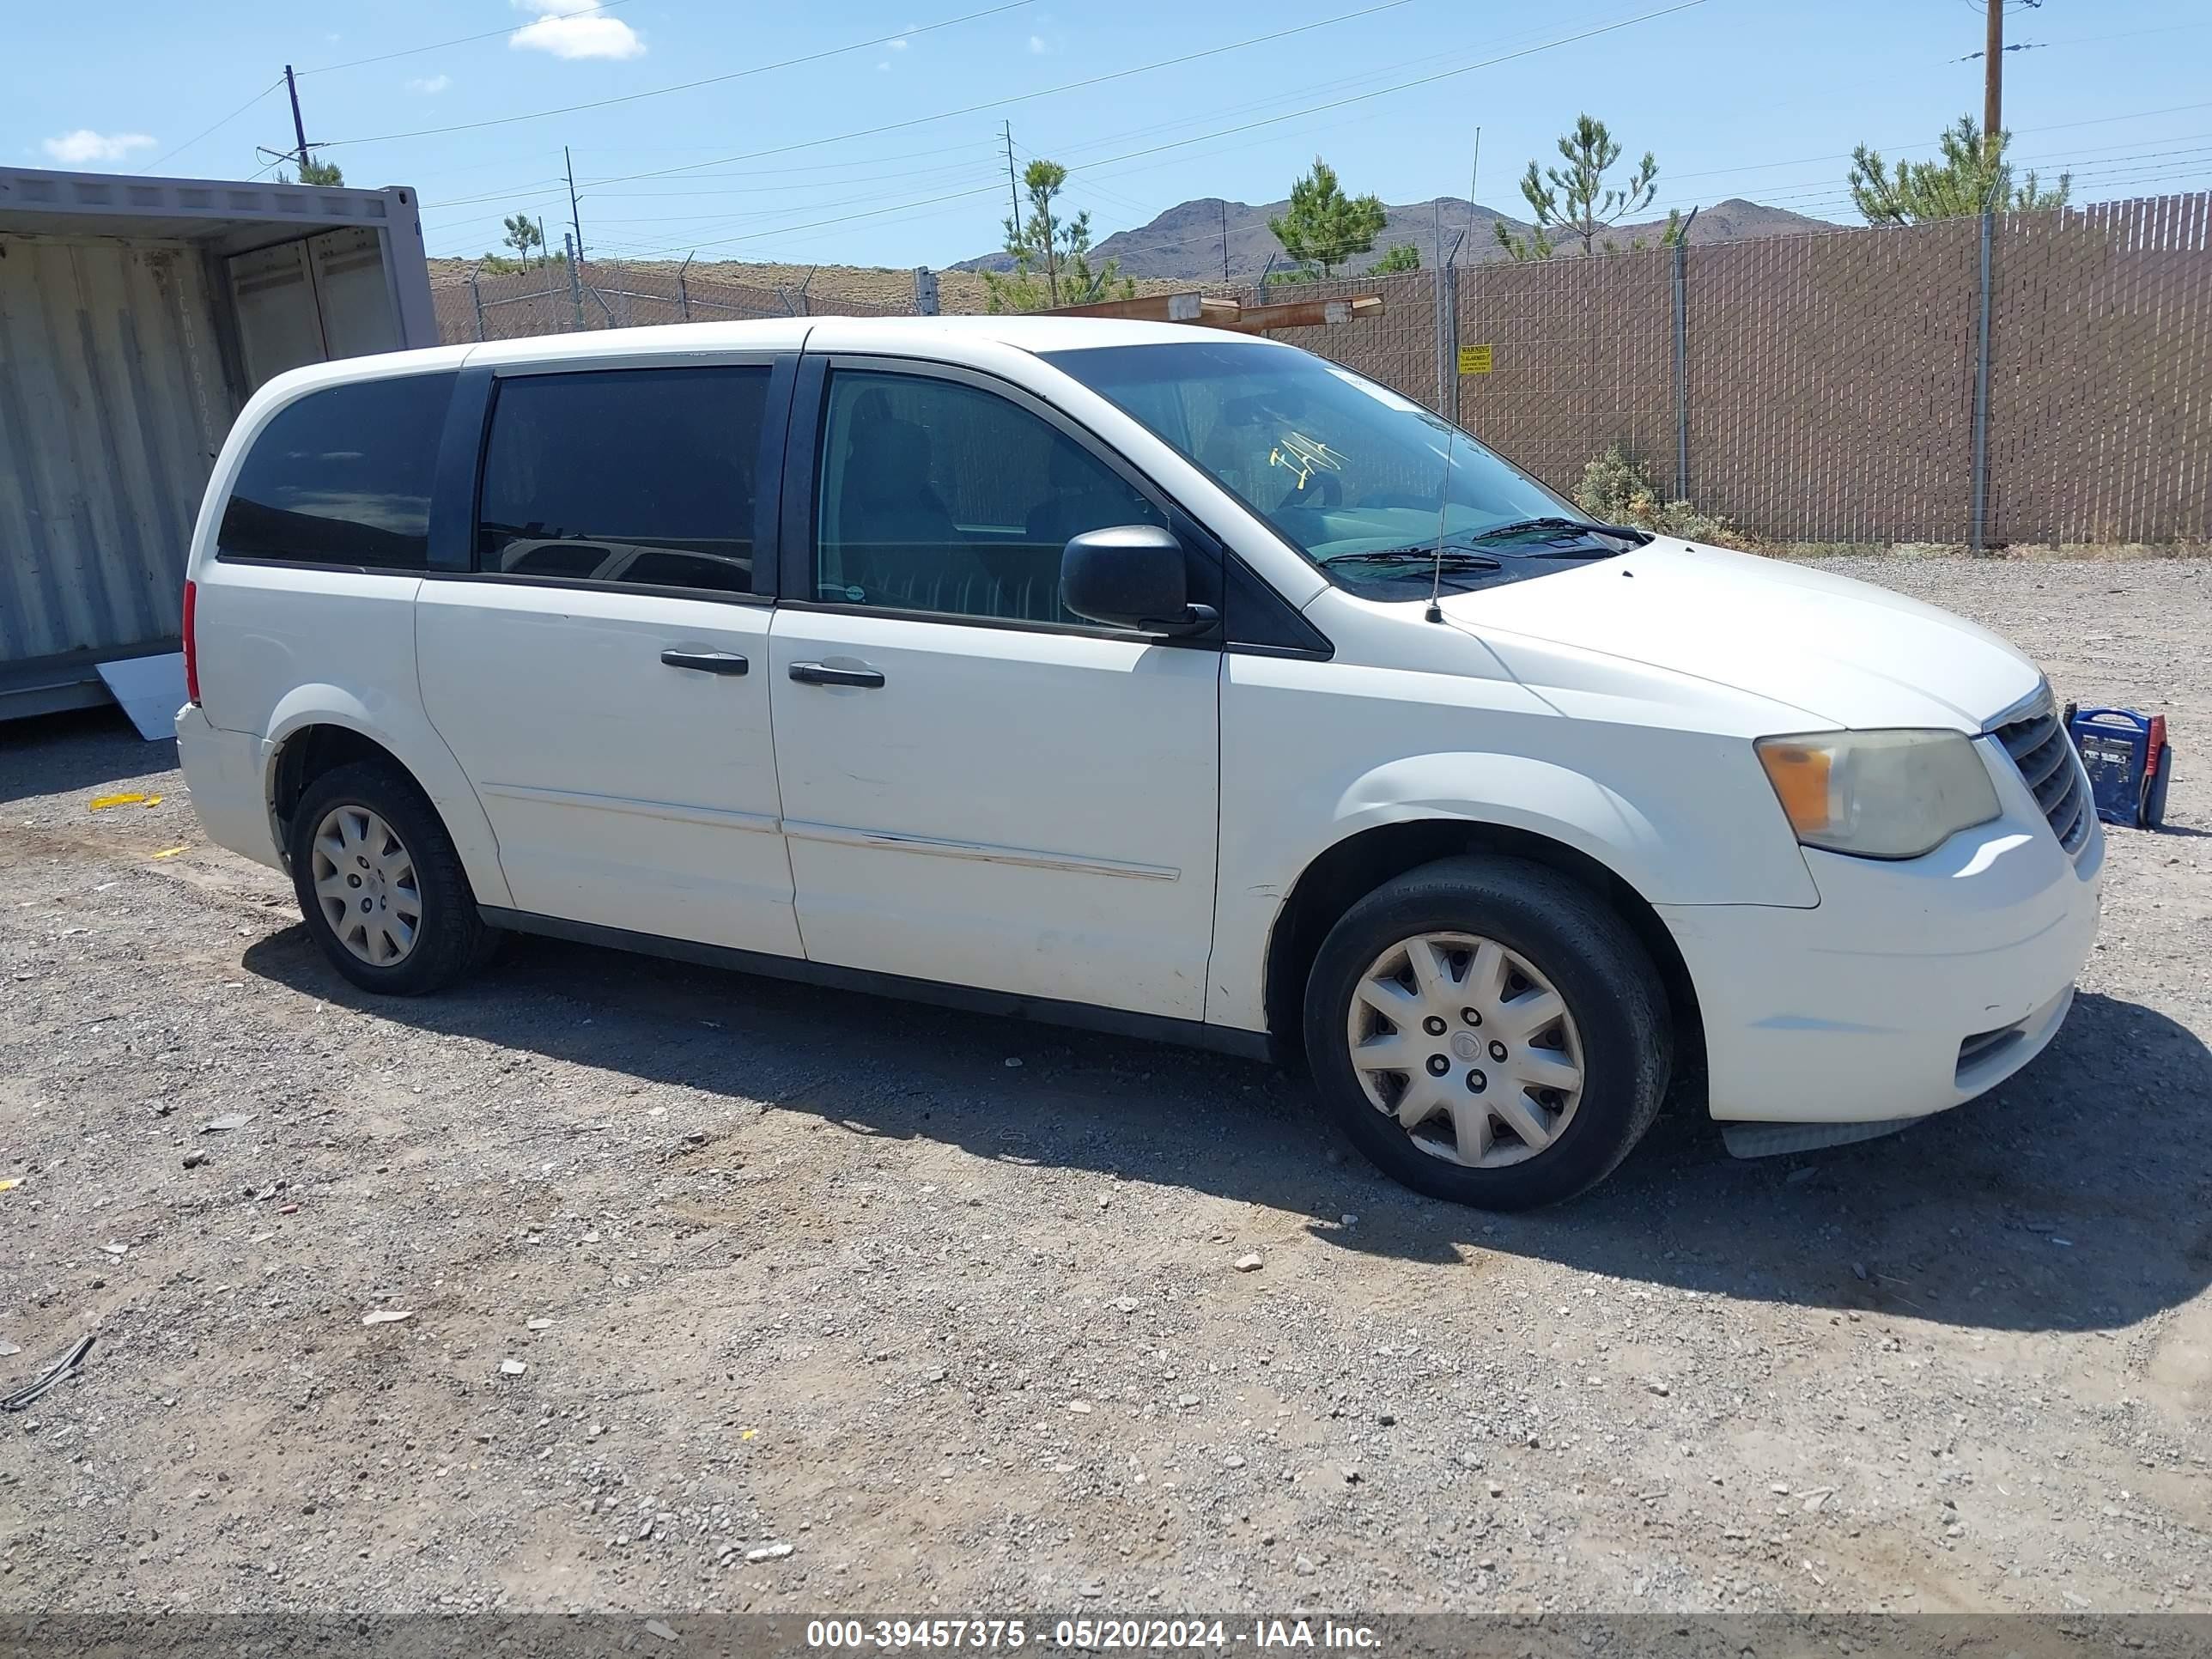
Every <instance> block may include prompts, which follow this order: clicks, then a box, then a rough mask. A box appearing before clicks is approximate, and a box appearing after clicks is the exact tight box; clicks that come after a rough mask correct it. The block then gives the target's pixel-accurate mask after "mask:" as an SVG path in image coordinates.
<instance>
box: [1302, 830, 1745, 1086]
mask: <svg viewBox="0 0 2212 1659" xmlns="http://www.w3.org/2000/svg"><path fill="white" fill-rule="evenodd" d="M1468 853H1475V854H1484V853H1487V854H1493V855H1497V856H1500V857H1508V858H1517V859H1526V860H1528V861H1529V862H1530V863H1532V864H1541V865H1543V866H1547V868H1549V869H1553V870H1556V871H1558V872H1559V873H1560V874H1562V875H1564V876H1567V877H1569V878H1571V879H1573V880H1575V881H1577V882H1579V883H1580V884H1582V885H1583V886H1584V887H1586V888H1588V889H1589V890H1590V891H1591V892H1593V893H1595V894H1596V895H1597V896H1599V897H1601V898H1602V899H1603V900H1604V901H1605V902H1606V903H1607V905H1609V906H1610V907H1611V908H1613V912H1614V914H1616V915H1619V916H1620V919H1621V920H1622V921H1625V922H1626V923H1627V924H1628V926H1629V927H1630V929H1631V930H1632V932H1634V933H1635V934H1636V937H1637V939H1638V941H1639V942H1640V943H1641V944H1642V945H1643V946H1644V950H1645V951H1648V952H1650V957H1651V961H1652V965H1653V966H1655V967H1656V968H1657V969H1658V970H1659V978H1660V980H1661V982H1662V984H1663V985H1664V986H1665V987H1666V991H1667V1002H1668V1012H1669V1013H1670V1014H1671V1016H1672V1017H1673V1019H1674V1053H1675V1069H1676V1071H1677V1073H1678V1074H1686V1073H1695V1072H1702V1071H1703V1070H1704V1068H1705V1018H1704V1016H1703V1014H1702V1012H1700V1011H1699V1006H1698V993H1697V987H1695V986H1694V985H1693V984H1692V983H1691V981H1690V970H1689V968H1688V966H1687V965H1686V963H1684V962H1683V960H1682V953H1681V951H1680V950H1679V949H1677V948H1676V946H1675V944H1674V935H1673V934H1671V933H1668V931H1667V924H1666V923H1664V922H1662V921H1660V920H1659V913H1658V912H1657V911H1656V910H1654V909H1653V908H1651V905H1650V901H1649V900H1647V899H1646V898H1645V897H1644V895H1643V894H1641V893H1639V892H1638V891H1637V890H1635V889H1634V888H1633V887H1632V886H1630V885H1629V884H1627V883H1626V882H1625V881H1623V880H1622V879H1621V878H1620V877H1619V876H1617V875H1615V874H1614V873H1613V872H1612V871H1611V870H1608V869H1607V868H1606V866H1604V865H1602V864H1600V863H1599V862H1598V861H1597V860H1595V859H1594V858H1592V857H1590V856H1589V854H1587V853H1583V852H1580V851H1577V849H1576V848H1571V847H1569V846H1567V845H1566V844H1565V842H1557V841H1553V840H1552V839H1551V838H1550V837H1548V836H1539V835H1536V834H1534V833H1533V832H1531V831H1529V830H1526V829H1510V828H1507V827H1506V826H1504V825H1502V824H1492V823H1466V822H1464V821H1462V820H1457V819H1451V818H1417V819H1414V820H1413V821H1412V822H1410V823H1385V824H1379V825H1377V826H1376V828H1374V829H1365V830H1362V831H1361V832H1360V833H1359V834H1358V835H1356V836H1349V837H1347V838H1346V839H1345V840H1343V841H1340V842H1338V843H1337V844H1336V845H1335V846H1334V847H1332V848H1329V849H1328V851H1327V852H1325V853H1323V854H1322V855H1321V856H1320V857H1319V858H1317V859H1316V860H1314V861H1313V862H1312V863H1311V864H1310V865H1308V866H1306V868H1305V870H1304V872H1303V873H1302V874H1301V875H1300V876H1299V877H1298V879H1297V885H1295V886H1294V887H1292V888H1291V896H1290V897H1289V899H1288V900H1286V901H1285V903H1284V905H1283V909H1282V914H1281V915H1279V916H1277V917H1276V919H1275V927H1274V931H1273V933H1271V934H1270V935H1269V937H1268V940H1267V1031H1268V1035H1269V1036H1271V1037H1272V1038H1273V1041H1274V1043H1275V1046H1276V1051H1277V1052H1278V1053H1279V1054H1283V1055H1285V1056H1290V1055H1294V1054H1299V1053H1302V1052H1303V1050H1304V1031H1303V1030H1302V1027H1303V1025H1304V1006H1305V991H1306V975H1307V973H1308V972H1309V971H1310V969H1312V967H1313V960H1314V957H1315V956H1316V955H1317V954H1318V953H1319V951H1320V950H1321V945H1322V940H1323V939H1326V938H1328V930H1329V929H1330V928H1332V927H1335V926H1336V923H1337V921H1338V919H1339V918H1340V917H1341V916H1342V915H1344V913H1345V912H1346V910H1349V909H1350V908H1352V906H1353V905H1354V904H1356V903H1358V902H1359V901H1360V900H1361V899H1363V898H1364V897H1366V896H1367V895H1368V894H1370V893H1371V892H1373V891H1374V890H1376V888H1378V887H1380V886H1381V885H1382V884H1383V883H1384V882H1386V881H1389V880H1390V879H1391V878H1393V877H1395V876H1402V875H1404V874H1405V873H1406V872H1407V871H1408V870H1418V869H1419V868H1420V866H1423V865H1425V864H1433V863H1435V862H1436V861H1437V860H1438V859H1448V858H1456V857H1459V856H1460V855H1462V854H1468Z"/></svg>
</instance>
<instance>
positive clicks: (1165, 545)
mask: <svg viewBox="0 0 2212 1659" xmlns="http://www.w3.org/2000/svg"><path fill="white" fill-rule="evenodd" d="M1188 594H1189V588H1188V582H1187V580H1186V576H1185V568H1184V563H1183V551H1182V543H1181V542H1179V541H1177V540H1176V538H1175V536H1174V534H1173V533H1172V532H1170V531H1167V530H1164V529H1162V528H1161V527H1160V526H1158V525H1149V524H1125V525H1116V526H1113V527H1112V528H1111V529H1107V530H1087V531H1085V532H1084V533H1083V534H1082V535H1080V536H1078V537H1076V538H1074V539H1073V541H1071V542H1069V543H1068V544H1067V547H1066V550H1065V551H1064V552H1063V553H1062V554H1061V555H1060V604H1062V605H1065V606H1066V607H1067V609H1068V610H1070V611H1073V612H1074V613H1075V614H1076V615H1077V616H1079V617H1082V618H1084V619H1085V621H1086V622H1095V623H1104V624H1105V625H1106V626H1108V627H1109V628H1128V629H1135V630H1137V631H1138V632H1139V633H1143V634H1165V635H1176V634H1194V633H1198V632H1200V630H1202V629H1206V628H1210V627H1211V626H1212V624H1213V623H1215V622H1216V621H1218V614H1217V613H1216V611H1214V609H1213V607H1212V605H1193V604H1192V603H1191V602H1190V599H1189V597H1188Z"/></svg>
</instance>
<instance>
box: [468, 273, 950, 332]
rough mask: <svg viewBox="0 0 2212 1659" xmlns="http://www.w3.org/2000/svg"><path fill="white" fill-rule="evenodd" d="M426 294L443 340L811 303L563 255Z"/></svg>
mask: <svg viewBox="0 0 2212 1659" xmlns="http://www.w3.org/2000/svg"><path fill="white" fill-rule="evenodd" d="M431 301H432V304H433V306H434V307H435V311H436V313H437V318H438V337H439V339H441V341H444V342H445V343H447V344H453V343H459V342H463V341H469V340H520V339H526V338H528V337H531V336H533V335H538V334H574V333H580V332H583V331H588V330H592V329H602V328H641V327H647V326H649V325H653V324H658V323H713V322H730V321H733V320H738V319H746V318H757V317H804V316H808V315H811V314H812V313H813V311H814V310H815V309H816V307H815V304H814V302H813V301H810V299H809V298H808V296H807V295H806V294H805V291H804V290H803V289H784V288H755V287H750V286H748V285H747V284H745V283H732V282H729V281H726V280H725V279H723V278H721V277H718V276H709V275H705V274H701V273H695V272H694V271H693V270H692V269H691V265H690V261H689V260H686V261H685V262H684V264H681V265H668V264H621V263H617V262H614V261H609V260H599V259H581V260H571V259H565V258H563V259H550V260H547V261H545V262H544V263H543V264H532V265H529V266H526V267H525V268H523V269H521V270H498V271H487V270H483V268H482V267H481V266H479V267H477V269H475V270H471V271H470V272H469V273H468V275H467V276H465V277H463V278H461V279H460V280H459V281H455V282H448V283H441V284H440V285H439V286H438V287H436V288H434V289H432V290H431ZM831 308H833V309H835V310H836V313H838V314H839V315H840V316H845V317H851V316H867V317H890V316H900V315H903V314H905V313H907V312H908V311H910V310H911V309H912V307H898V306H883V305H870V304H867V303H866V302H864V301H847V300H840V301H837V302H836V306H835V307H831Z"/></svg>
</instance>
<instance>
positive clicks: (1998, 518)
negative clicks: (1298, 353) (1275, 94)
mask: <svg viewBox="0 0 2212 1659" xmlns="http://www.w3.org/2000/svg"><path fill="white" fill-rule="evenodd" d="M1985 247H1986V261H1985V260H1984V248H1985ZM1984 273H1986V275H1985V274H1984ZM1985 293H1986V297H1987V314H1988V319H1989V325H1988V329H1987V340H1986V356H1987V361H1986V377H1985V378H1986V390H1985V391H1984V390H1983V389H1981V386H1980V384H1979V383H1980V382H1981V381H1982V380H1984V374H1983V370H1984V349H1985V348H1984V330H1983V327H1982V317H1983V313H1984V305H1983V301H1984V294H1985ZM1291 294H1297V295H1313V296H1314V297H1336V296H1337V295H1352V294H1379V295H1383V299H1384V302H1385V309H1384V313H1383V317H1382V318H1381V319H1379V320H1376V321H1371V322H1363V323H1356V324H1352V325H1346V326H1341V327H1335V328H1313V329H1300V330H1296V331H1289V332H1286V333H1285V335H1284V336H1283V337H1284V338H1286V339H1289V340H1291V341H1293V342H1295V343H1297V344H1299V345H1302V346H1305V347H1307V348H1308V349H1310V350H1314V351H1317V352H1319V353H1321V354H1322V356H1327V357H1330V358H1333V359H1334V360H1336V361H1337V362H1342V363H1343V364H1345V365H1346V367H1347V368H1355V369H1358V371H1359V372H1360V373H1362V374H1368V375H1371V376H1373V377H1374V378H1375V379H1377V380H1382V381H1383V382H1385V383H1386V384H1388V385H1389V386H1393V387H1395V389H1396V390H1397V391H1399V392H1402V393H1404V394H1405V395H1406V396H1407V397H1409V398H1416V399H1418V400H1419V401H1420V402H1421V403H1423V404H1427V405H1428V406H1429V407H1431V408H1433V409H1439V410H1443V412H1445V413H1447V414H1455V416H1456V417H1457V418H1458V419H1459V421H1460V422H1462V424H1463V425H1465V426H1466V427H1467V428H1468V430H1470V431H1472V432H1474V434H1475V435H1477V436H1478V437H1480V438H1481V439H1482V440H1483V441H1484V442H1486V443H1487V444H1490V445H1492V447H1495V448H1497V449H1498V450H1499V451H1501V452H1502V453H1504V454H1506V455H1508V456H1510V457H1511V458H1512V459H1514V460H1515V461H1516V462H1518V463H1519V464H1520V465H1522V466H1524V467H1526V468H1528V470H1529V471H1532V472H1534V473H1535V474H1536V475H1537V476H1538V477H1541V478H1542V479H1543V480H1544V481H1545V482H1546V483H1549V484H1551V485H1553V487H1554V488H1555V489H1563V490H1568V491H1571V490H1572V489H1573V488H1574V486H1575V485H1576V483H1577V482H1579V481H1580V479H1581V477H1582V471H1583V467H1584V465H1587V464H1588V463H1589V461H1590V460H1591V459H1593V458H1595V456H1597V455H1599V454H1601V453H1603V452H1604V451H1605V450H1606V449H1607V447H1610V446H1612V445H1614V444H1618V445H1620V447H1621V448H1622V450H1623V451H1624V452H1625V453H1627V454H1628V455H1630V456H1631V457H1632V458H1634V459H1638V460H1639V461H1641V462H1643V463H1644V465H1646V466H1647V467H1649V469H1650V474H1651V477H1652V478H1653V480H1654V482H1655V483H1656V484H1658V485H1659V487H1660V488H1661V489H1662V490H1663V491H1664V492H1665V493H1666V494H1667V495H1669V496H1681V497H1686V498H1687V499H1688V500H1690V501H1693V502H1695V503H1696V505H1697V506H1698V507H1700V508H1702V509H1704V510H1705V511H1707V512H1710V513H1721V514H1723V515H1724V516H1726V517H1728V518H1729V519H1731V520H1734V521H1735V523H1736V524H1737V525H1738V526H1740V527H1741V528H1742V529H1744V530H1746V531H1748V532H1751V533H1752V534H1753V535H1756V536H1759V537H1762V538H1767V539H1771V540H1777V541H1782V540H1789V541H1835V542H1880V541H1929V542H1942V543H1954V544H1967V545H1977V546H2002V545H2003V544H2007V543H2012V542H2038V543H2042V542H2074V543H2082V542H2087V543H2112V542H2202V541H2208V540H2212V194H2208V195H2195V196H2177V197H2156V198H2151V199H2147V200H2142V201H2135V202H2116V203H2106V204H2099V205H2097V206H2093V207H2089V208H2081V209H2064V210H2058V211H2055V212H2040V213H2015V214H1992V215H1990V216H1987V217H1986V219H1976V218H1966V219H1954V220H1948V221H1945V222H1941V223H1937V224H1930V225H1918V226H1911V227H1901V228H1881V229H1859V230H1838V231H1834V232H1826V233H1820V234H1814V235H1808V236H1782V237H1771V238H1765V239H1762V240H1756V241H1743V242H1723V243H1717V244H1706V245H1700V246H1692V247H1685V248H1671V247H1665V248H1650V249H1644V250H1634V251H1630V252H1621V253H1614V254H1609V255H1606V256H1604V257H1601V258H1592V259H1584V258H1579V257H1577V256H1573V255H1561V256H1559V257H1556V258H1551V259H1548V260H1544V261H1541V262H1539V263H1533V264H1515V263H1513V262H1511V261H1507V260H1494V261H1486V262H1484V263H1482V264H1475V265H1471V266H1467V267H1462V268H1461V269H1458V270H1455V271H1454V272H1453V273H1452V276H1451V280H1450V282H1449V283H1448V284H1447V288H1446V292H1445V295H1444V296H1443V301H1444V302H1443V304H1442V305H1441V306H1440V305H1439V303H1438V295H1437V289H1436V280H1435V276H1434V274H1433V273H1431V272H1426V271H1424V272H1419V273H1413V274H1410V275H1407V276H1390V277H1380V278H1366V279H1358V280H1354V281H1351V282H1342V283H1328V284H1313V285H1310V286H1309V285H1304V284H1301V285H1300V286H1298V287H1297V289H1289V290H1285V289H1280V288H1277V289H1269V290H1267V295H1266V296H1265V297H1267V298H1270V299H1282V298H1286V297H1289V295H1291ZM1254 297H1255V298H1257V297H1259V296H1257V295H1255V296H1254ZM1447 367H1448V368H1449V371H1450V372H1449V374H1447V373H1445V372H1443V371H1444V369H1445V368H1447ZM1978 454H1979V455H1980V456H1981V457H1982V459H1980V460H1979V461H1978V459H1977V457H1978Z"/></svg>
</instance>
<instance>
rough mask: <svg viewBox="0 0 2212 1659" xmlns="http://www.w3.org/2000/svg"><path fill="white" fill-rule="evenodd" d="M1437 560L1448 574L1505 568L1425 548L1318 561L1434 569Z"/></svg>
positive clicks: (1481, 557) (1483, 556) (1487, 559)
mask: <svg viewBox="0 0 2212 1659" xmlns="http://www.w3.org/2000/svg"><path fill="white" fill-rule="evenodd" d="M1439 559H1441V560H1442V561H1443V568H1445V569H1447V570H1503V569H1504V568H1505V567H1504V565H1502V564H1500V563H1499V562H1498V561H1497V560H1496V559H1493V558H1492V557H1491V556H1489V555H1488V554H1487V553H1462V552H1460V551H1458V550H1455V549H1453V548H1449V547H1448V548H1445V549H1443V550H1442V551H1441V552H1439V551H1438V550H1437V547H1436V546H1435V544H1430V545H1428V546H1426V547H1382V548H1377V549H1376V550H1375V551H1373V552H1371V553H1335V554H1332V555H1330V556H1328V558H1326V559H1322V560H1321V561H1319V562H1320V563H1321V564H1322V566H1323V568H1327V567H1328V566H1330V565H1337V564H1408V565H1414V564H1417V565H1422V566H1433V565H1434V564H1435V563H1436V562H1437V561H1438V560H1439Z"/></svg>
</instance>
